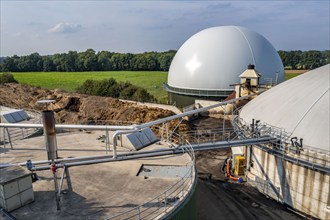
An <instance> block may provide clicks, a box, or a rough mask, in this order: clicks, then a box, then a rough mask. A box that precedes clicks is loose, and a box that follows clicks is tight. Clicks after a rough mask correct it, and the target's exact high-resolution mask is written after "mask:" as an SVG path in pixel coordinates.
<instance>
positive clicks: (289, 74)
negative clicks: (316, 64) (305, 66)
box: [285, 70, 308, 80]
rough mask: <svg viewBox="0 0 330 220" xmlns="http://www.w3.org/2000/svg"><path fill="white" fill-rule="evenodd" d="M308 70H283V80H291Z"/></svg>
mask: <svg viewBox="0 0 330 220" xmlns="http://www.w3.org/2000/svg"><path fill="white" fill-rule="evenodd" d="M307 71H308V70H285V80H288V79H291V78H293V77H296V76H299V75H300V74H302V73H305V72H307Z"/></svg>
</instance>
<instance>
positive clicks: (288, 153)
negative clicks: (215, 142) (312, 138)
mask: <svg viewBox="0 0 330 220" xmlns="http://www.w3.org/2000/svg"><path fill="white" fill-rule="evenodd" d="M232 124H233V127H234V130H235V132H236V133H237V135H238V136H239V137H240V138H251V137H259V136H269V137H272V138H273V139H272V140H271V141H270V142H269V143H268V144H258V145H255V147H257V148H259V149H261V150H263V151H266V152H267V153H269V154H272V155H275V156H277V157H281V158H282V159H285V160H287V161H290V162H292V163H294V164H298V165H301V166H305V167H308V168H311V169H316V170H320V171H323V172H326V173H330V161H329V159H330V151H326V150H322V149H316V148H312V147H310V146H307V145H302V144H299V143H296V142H295V141H293V138H294V137H292V133H290V132H286V131H285V129H283V128H278V127H275V126H271V125H269V124H267V123H254V124H247V123H246V122H245V121H244V120H243V119H242V118H240V117H239V115H236V116H235V117H234V118H233V120H232ZM296 139H297V138H296Z"/></svg>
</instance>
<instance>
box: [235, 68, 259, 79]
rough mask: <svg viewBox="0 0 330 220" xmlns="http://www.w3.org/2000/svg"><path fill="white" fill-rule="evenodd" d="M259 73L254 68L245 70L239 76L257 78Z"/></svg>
mask: <svg viewBox="0 0 330 220" xmlns="http://www.w3.org/2000/svg"><path fill="white" fill-rule="evenodd" d="M260 76H261V75H260V73H258V72H257V71H256V70H255V69H247V70H245V71H244V72H243V73H242V74H241V75H239V77H241V78H259V77H260Z"/></svg>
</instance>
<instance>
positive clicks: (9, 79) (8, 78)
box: [0, 73, 17, 84]
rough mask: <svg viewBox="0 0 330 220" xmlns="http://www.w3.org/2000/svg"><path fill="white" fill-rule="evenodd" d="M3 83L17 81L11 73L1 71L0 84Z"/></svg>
mask: <svg viewBox="0 0 330 220" xmlns="http://www.w3.org/2000/svg"><path fill="white" fill-rule="evenodd" d="M3 83H17V81H16V80H15V78H14V76H13V74H11V73H1V74H0V84H3Z"/></svg>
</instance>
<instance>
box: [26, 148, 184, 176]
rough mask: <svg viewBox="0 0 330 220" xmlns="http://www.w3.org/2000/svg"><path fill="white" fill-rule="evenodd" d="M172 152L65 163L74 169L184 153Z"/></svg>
mask: <svg viewBox="0 0 330 220" xmlns="http://www.w3.org/2000/svg"><path fill="white" fill-rule="evenodd" d="M169 150H170V151H172V153H169V152H167V151H164V152H154V153H144V152H141V153H140V154H137V155H131V156H128V157H120V158H118V157H117V158H114V157H112V158H106V159H96V160H86V161H79V162H71V163H65V167H72V166H83V165H90V164H98V163H107V162H115V161H123V160H133V159H140V158H146V157H158V156H165V155H169V154H178V153H182V152H183V151H182V150H180V149H179V150H175V149H169ZM63 167H64V165H63V164H57V165H56V168H63ZM48 169H49V166H40V167H33V168H32V169H31V171H40V170H48Z"/></svg>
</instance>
